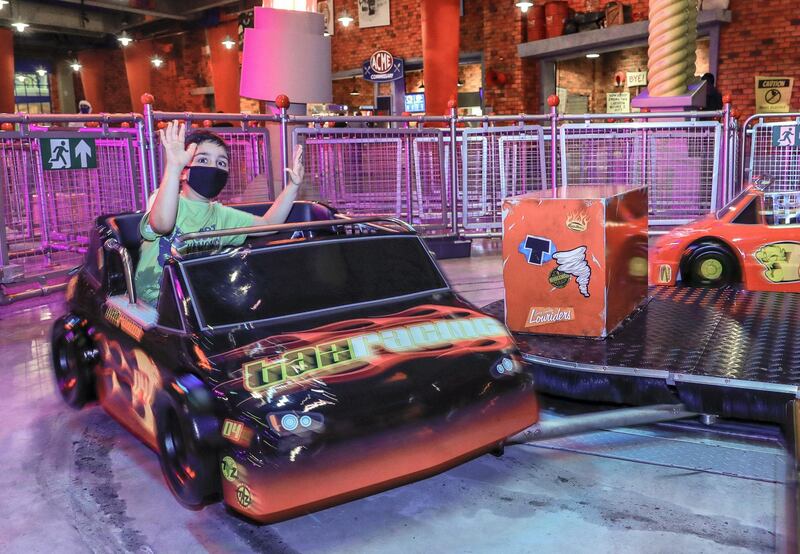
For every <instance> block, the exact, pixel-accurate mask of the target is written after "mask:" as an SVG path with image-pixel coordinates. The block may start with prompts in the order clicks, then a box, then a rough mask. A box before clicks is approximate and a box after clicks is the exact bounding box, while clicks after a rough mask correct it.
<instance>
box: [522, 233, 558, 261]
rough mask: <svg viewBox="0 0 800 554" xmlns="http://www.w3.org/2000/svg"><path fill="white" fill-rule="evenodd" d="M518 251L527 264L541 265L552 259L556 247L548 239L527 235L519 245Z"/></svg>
mask: <svg viewBox="0 0 800 554" xmlns="http://www.w3.org/2000/svg"><path fill="white" fill-rule="evenodd" d="M519 251H520V252H521V253H522V254H523V255H524V256H525V259H526V260H528V263H529V264H535V265H542V264H544V263H547V262H549V261H550V260H552V259H553V252H555V251H556V248H555V246H554V245H553V241H551V240H550V239H546V238H543V237H534V236H531V235H528V236H527V237H525V240H524V241H522V244H520V245H519Z"/></svg>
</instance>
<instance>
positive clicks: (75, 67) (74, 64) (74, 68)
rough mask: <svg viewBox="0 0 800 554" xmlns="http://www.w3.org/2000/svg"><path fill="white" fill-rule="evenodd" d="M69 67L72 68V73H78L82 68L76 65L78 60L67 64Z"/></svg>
mask: <svg viewBox="0 0 800 554" xmlns="http://www.w3.org/2000/svg"><path fill="white" fill-rule="evenodd" d="M69 66H70V67H71V68H72V71H80V70H81V67H83V66H82V65H81V64H79V63H78V60H75V61H74V62H72V63H71V64H69Z"/></svg>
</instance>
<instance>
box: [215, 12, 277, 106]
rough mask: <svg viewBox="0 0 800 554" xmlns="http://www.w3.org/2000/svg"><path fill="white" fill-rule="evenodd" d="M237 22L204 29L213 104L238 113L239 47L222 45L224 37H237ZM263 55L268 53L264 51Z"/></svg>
mask: <svg viewBox="0 0 800 554" xmlns="http://www.w3.org/2000/svg"><path fill="white" fill-rule="evenodd" d="M237 27H238V22H237V21H236V20H233V21H228V22H226V23H222V24H221V25H218V26H216V27H211V28H209V29H206V39H207V40H208V47H209V49H210V50H211V80H212V82H213V84H214V104H215V106H216V109H217V111H223V112H225V113H239V112H240V111H241V108H240V107H239V77H240V69H239V48H238V46H234V47H233V48H231V49H230V50H229V49H227V48H225V46H223V44H222V41H223V40H224V39H225V37H226V36H227V37H231V38H233V39H234V40H236V39H237V37H238V35H239V33H238V28H237ZM265 55H268V54H266V53H265Z"/></svg>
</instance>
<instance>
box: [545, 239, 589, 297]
mask: <svg viewBox="0 0 800 554" xmlns="http://www.w3.org/2000/svg"><path fill="white" fill-rule="evenodd" d="M553 258H555V260H556V263H557V264H558V267H557V268H556V269H558V270H559V271H560V272H561V273H566V274H568V275H572V276H573V277H575V282H576V283H578V290H580V291H581V294H582V295H583V296H585V297H586V298H589V279H590V278H591V276H592V268H590V267H589V264H588V262H587V261H586V247H585V246H579V247H578V248H573V249H572V250H567V251H566V252H556V253H555V254H553Z"/></svg>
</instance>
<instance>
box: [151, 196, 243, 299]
mask: <svg viewBox="0 0 800 554" xmlns="http://www.w3.org/2000/svg"><path fill="white" fill-rule="evenodd" d="M253 217H254V216H253V215H252V214H249V213H247V212H243V211H241V210H237V209H236V208H230V207H228V206H223V205H222V204H220V203H219V202H203V201H196V200H187V199H185V198H184V197H182V196H179V197H178V215H177V216H176V218H175V227H174V228H173V230H172V233H170V234H169V235H159V234H158V233H156V232H155V231H153V229H152V228H151V227H150V223H149V220H150V212H147V213H146V214H145V215H144V217H143V218H142V222H141V223H140V224H139V231H140V232H141V233H142V238H143V239H144V240H143V241H142V246H141V249H140V254H139V265H138V267H137V268H136V293H137V295H138V296H139V298H141V299H142V300H144V301H145V302H147V303H148V304H153V305H155V303H156V302H157V301H158V292H159V290H160V289H161V274H162V273H163V271H164V263H165V262H166V261H167V258H169V257H170V256H172V255H173V254H181V253H183V254H185V253H187V252H190V251H192V250H199V249H210V248H217V247H221V246H238V245H240V244H242V243H243V242H244V240H245V238H246V237H245V235H234V236H229V237H214V238H212V239H205V240H202V241H199V240H190V241H188V242H186V243H184V244H183V245H181V248H180V251H177V250H176V249H175V247H174V245H173V241H174V240H175V238H176V237H177V236H178V235H182V234H185V233H195V232H198V231H216V230H220V229H233V228H235V227H248V226H250V225H253Z"/></svg>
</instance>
